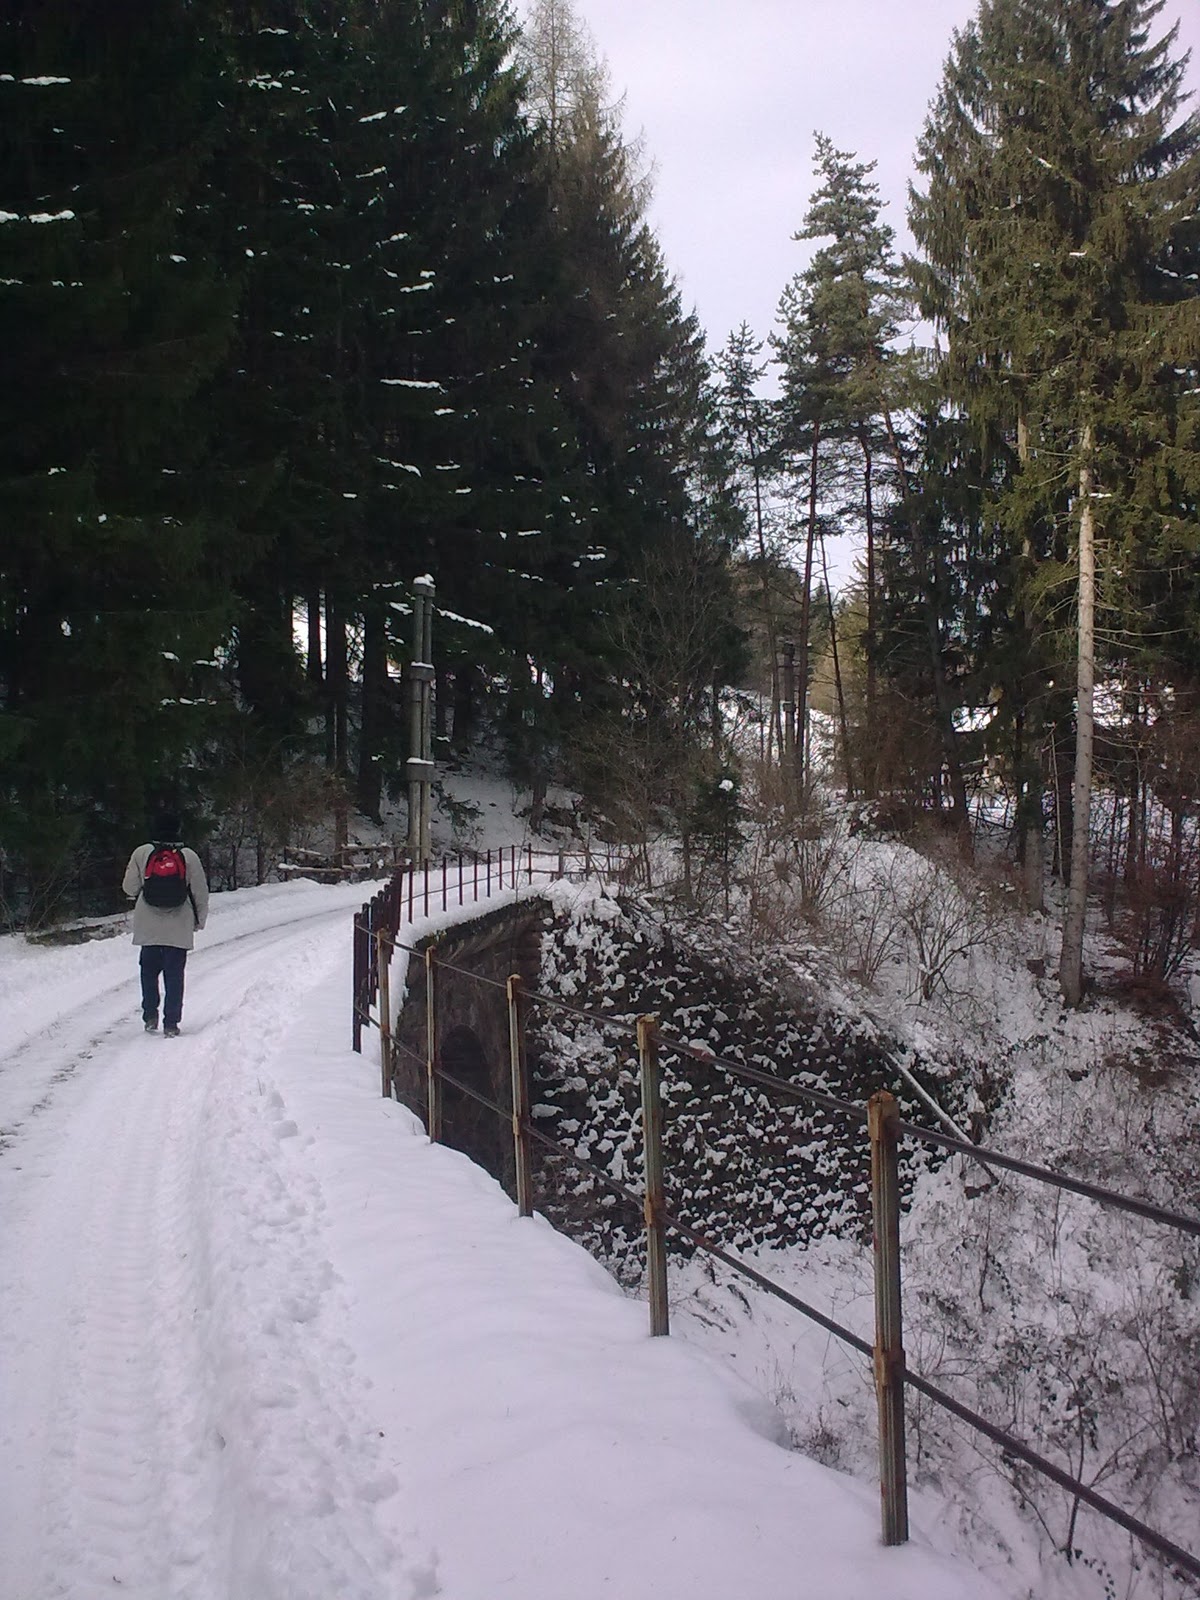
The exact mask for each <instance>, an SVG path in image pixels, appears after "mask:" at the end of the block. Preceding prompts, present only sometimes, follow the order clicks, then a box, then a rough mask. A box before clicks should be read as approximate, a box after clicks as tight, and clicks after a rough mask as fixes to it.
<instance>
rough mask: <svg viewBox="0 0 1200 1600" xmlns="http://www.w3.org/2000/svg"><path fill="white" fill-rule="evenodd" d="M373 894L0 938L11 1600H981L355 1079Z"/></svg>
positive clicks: (250, 898) (254, 901)
mask: <svg viewBox="0 0 1200 1600" xmlns="http://www.w3.org/2000/svg"><path fill="white" fill-rule="evenodd" d="M363 893H364V891H363V889H362V887H361V886H342V887H337V888H329V887H318V886H316V885H309V884H292V885H286V886H277V887H275V888H268V889H263V890H256V891H250V892H244V893H241V894H238V895H225V896H218V897H215V898H214V907H213V915H212V920H211V922H210V924H209V929H208V930H207V932H206V933H205V934H203V935H201V936H200V940H199V942H198V948H197V951H196V953H195V954H194V955H193V957H192V958H191V960H190V962H189V966H188V973H187V996H186V1002H185V1008H184V1022H183V1026H184V1033H183V1036H182V1037H181V1038H180V1039H178V1040H176V1041H167V1040H164V1039H163V1038H161V1037H160V1036H157V1035H153V1036H147V1035H145V1034H143V1033H142V1031H141V1026H140V1020H139V1016H138V1009H139V1008H138V996H137V985H136V976H135V957H134V952H133V951H132V950H131V948H130V946H129V944H128V942H127V940H126V939H124V938H122V939H113V940H108V941H104V942H101V943H96V944H90V945H85V946H80V947H73V948H60V949H50V950H46V949H35V948H33V947H30V946H28V945H25V944H24V943H23V942H22V941H20V940H17V939H11V938H10V939H4V940H0V1019H2V1020H0V1217H2V1218H3V1226H2V1231H0V1600H54V1597H60V1596H61V1597H69V1600H97V1597H99V1596H112V1595H122V1596H127V1597H136V1600H360V1597H361V1600H419V1597H423V1596H434V1595H440V1596H447V1597H453V1600H503V1596H505V1595H514V1596H515V1595H520V1596H521V1597H522V1600H600V1597H602V1596H606V1597H610V1600H643V1597H644V1600H649V1597H651V1596H654V1597H656V1600H739V1597H740V1596H745V1597H747V1600H749V1597H750V1596H753V1597H754V1600H785V1597H787V1600H801V1597H808V1596H811V1597H813V1600H816V1597H820V1600H850V1597H858V1596H864V1597H865V1596H867V1595H872V1594H876V1593H884V1592H886V1593H888V1594H889V1596H892V1597H896V1600H904V1597H906V1596H911V1597H914V1600H915V1597H916V1596H918V1595H919V1596H921V1600H951V1597H955V1600H957V1597H959V1596H966V1595H970V1596H973V1597H976V1596H977V1597H979V1600H985V1597H990V1596H995V1595H998V1594H999V1593H1000V1592H1001V1591H999V1590H997V1589H994V1588H992V1587H991V1586H990V1585H989V1584H988V1583H987V1582H986V1580H984V1579H983V1578H982V1577H981V1576H980V1575H979V1574H977V1573H974V1572H972V1571H969V1570H967V1569H963V1568H961V1567H954V1566H952V1565H951V1564H949V1563H947V1562H944V1561H942V1560H940V1559H938V1558H936V1557H934V1556H933V1555H932V1554H930V1553H929V1552H928V1551H925V1550H922V1549H921V1548H919V1547H918V1546H915V1545H914V1546H912V1547H909V1548H907V1549H904V1550H899V1551H884V1550H882V1549H881V1548H880V1547H879V1545H878V1535H877V1527H876V1523H877V1511H876V1506H875V1497H874V1495H873V1493H871V1492H870V1491H869V1490H867V1489H865V1488H863V1487H861V1486H859V1485H856V1484H854V1483H852V1482H851V1481H850V1480H848V1479H845V1478H841V1477H838V1476H837V1475H835V1474H833V1473H830V1472H828V1471H826V1470H825V1469H823V1468H821V1467H819V1466H817V1465H815V1464H813V1463H812V1462H810V1461H808V1460H806V1459H805V1458H804V1457H801V1456H798V1455H796V1454H794V1453H792V1452H787V1451H784V1450H782V1449H780V1448H779V1446H778V1444H777V1443H776V1442H774V1439H773V1438H772V1433H773V1431H774V1429H775V1426H776V1425H775V1422H774V1420H773V1418H772V1416H771V1414H770V1411H769V1408H767V1407H766V1406H765V1405H763V1404H762V1403H761V1402H758V1401H756V1400H755V1399H754V1397H753V1396H752V1395H751V1394H750V1393H749V1391H748V1390H745V1389H744V1388H743V1387H742V1386H741V1385H740V1384H738V1382H737V1381H736V1379H735V1378H733V1377H731V1376H730V1375H728V1374H726V1373H725V1372H723V1371H722V1370H720V1369H718V1368H717V1367H715V1366H714V1365H713V1363H712V1362H711V1361H709V1360H707V1359H706V1358H704V1357H702V1356H701V1355H700V1354H698V1353H697V1352H695V1351H694V1350H689V1349H688V1348H687V1347H686V1346H685V1345H684V1344H683V1342H682V1341H680V1340H670V1341H667V1340H659V1341H651V1340H650V1339H649V1338H648V1337H647V1332H646V1322H645V1313H644V1308H643V1307H641V1306H640V1305H638V1304H636V1303H634V1302H631V1301H629V1300H627V1299H626V1298H625V1297H624V1296H623V1295H622V1294H621V1293H620V1292H619V1291H618V1290H617V1289H616V1287H615V1286H614V1284H613V1283H612V1281H611V1280H610V1279H609V1278H608V1276H607V1275H606V1274H605V1273H604V1272H603V1271H602V1270H601V1269H600V1267H598V1266H597V1265H596V1264H595V1263H594V1262H592V1261H591V1260H590V1259H589V1258H588V1257H587V1256H585V1255H584V1254H583V1253H582V1252H581V1251H579V1250H578V1249H577V1248H576V1247H575V1246H574V1245H572V1244H570V1243H569V1242H568V1241H566V1240H564V1239H562V1238H560V1237H559V1236H558V1235H556V1234H554V1233H553V1231H552V1230H551V1229H549V1228H548V1227H547V1226H546V1225H545V1224H544V1223H543V1222H541V1221H540V1220H539V1219H533V1220H528V1221H524V1222H522V1221H521V1220H520V1219H518V1218H517V1217H516V1216H515V1213H514V1209H513V1207H512V1206H511V1204H510V1203H509V1201H508V1200H507V1198H506V1197H505V1196H504V1195H503V1194H502V1193H501V1192H500V1191H499V1189H498V1188H497V1187H496V1186H495V1185H494V1184H493V1183H492V1181H491V1180H490V1179H489V1178H488V1177H487V1176H486V1175H485V1174H483V1173H482V1172H480V1171H479V1170H478V1169H476V1168H474V1167H473V1166H471V1164H470V1163H469V1162H467V1161H466V1160H465V1159H464V1158H462V1157H461V1156H459V1155H458V1154H456V1153H455V1152H453V1151H449V1150H444V1149H439V1148H437V1147H431V1146H430V1145H429V1143H428V1141H427V1140H426V1139H425V1137H424V1135H423V1133H422V1132H421V1130H420V1127H419V1125H418V1124H417V1123H416V1122H415V1120H414V1119H413V1118H412V1117H410V1116H409V1115H408V1113H407V1112H406V1111H404V1110H403V1108H401V1107H399V1106H397V1105H395V1104H393V1103H390V1102H385V1101H383V1100H381V1099H380V1097H379V1094H378V1075H377V1066H376V1064H375V1062H374V1059H373V1058H372V1057H371V1056H370V1055H368V1056H365V1057H358V1056H355V1055H354V1054H353V1053H352V1052H351V1051H350V1050H349V1048H348V1039H349V1018H348V1000H347V997H348V990H349V974H348V958H349V945H350V939H349V921H350V915H351V912H352V909H353V908H354V907H356V906H357V905H358V904H359V903H360V902H361V900H362V898H363Z"/></svg>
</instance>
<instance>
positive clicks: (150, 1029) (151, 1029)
mask: <svg viewBox="0 0 1200 1600" xmlns="http://www.w3.org/2000/svg"><path fill="white" fill-rule="evenodd" d="M143 1025H144V1027H145V1029H146V1032H147V1033H157V1032H158V1018H157V1017H147V1018H146V1019H145V1023H144V1024H143Z"/></svg>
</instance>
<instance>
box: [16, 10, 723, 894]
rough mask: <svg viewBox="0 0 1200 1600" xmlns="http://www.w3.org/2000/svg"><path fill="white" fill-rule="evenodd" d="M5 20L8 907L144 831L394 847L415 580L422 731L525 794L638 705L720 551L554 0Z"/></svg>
mask: <svg viewBox="0 0 1200 1600" xmlns="http://www.w3.org/2000/svg"><path fill="white" fill-rule="evenodd" d="M2 17H3V20H2V22H0V41H2V45H3V48H2V49H0V528H2V529H3V535H2V540H0V545H2V548H0V872H2V877H0V902H3V904H4V906H6V907H7V909H8V912H9V915H10V917H12V916H21V917H25V916H35V917H36V916H37V915H39V914H41V915H48V914H50V912H51V911H52V910H53V909H54V908H55V907H57V906H59V905H61V904H63V903H64V899H65V900H71V899H74V900H75V901H76V902H77V903H80V904H84V903H88V902H89V901H96V900H97V899H100V900H102V899H103V897H104V894H105V892H106V885H107V884H108V883H109V882H110V881H111V877H112V873H113V866H114V863H115V862H116V861H118V860H119V859H121V857H122V856H123V853H124V851H125V850H126V849H127V847H128V844H129V840H130V835H131V834H134V835H136V834H139V833H141V832H143V831H144V828H145V826H146V817H147V813H148V812H149V811H150V810H151V809H152V808H153V806H154V804H155V803H156V801H162V800H170V801H172V802H173V803H174V804H176V806H178V807H179V808H181V809H182V810H183V812H184V814H185V817H186V818H187V820H188V823H189V826H190V827H192V828H193V829H194V830H196V831H197V832H203V831H204V829H205V827H206V826H208V825H210V823H211V822H212V820H213V819H215V818H218V817H230V816H234V815H237V816H240V817H242V818H243V819H245V817H246V815H247V812H248V811H249V812H251V813H253V817H252V821H251V824H250V826H251V828H252V830H253V828H255V827H259V825H260V824H261V825H262V826H271V827H274V828H275V830H276V832H277V833H279V834H281V835H286V833H287V828H288V822H289V817H290V816H291V815H292V813H293V812H294V811H295V810H296V808H297V807H301V808H302V807H303V805H304V804H305V803H307V801H308V800H312V801H313V802H314V803H317V804H320V805H325V806H328V805H329V804H330V801H331V797H333V798H334V799H336V797H337V796H338V795H340V796H342V797H343V800H344V802H346V803H350V804H353V805H355V806H357V807H358V808H359V809H360V810H361V811H362V812H364V813H366V814H367V815H369V816H378V815H379V812H380V806H381V802H382V798H383V795H384V792H385V789H386V788H387V786H389V785H395V784H396V783H397V782H398V780H399V777H400V774H401V772H402V765H403V760H404V758H405V755H406V754H407V747H406V743H405V718H404V716H403V714H402V713H403V705H402V697H401V691H400V688H399V684H398V674H399V671H400V667H401V665H402V663H403V662H404V660H405V659H406V658H407V656H408V654H409V645H408V640H407V636H406V627H405V623H406V618H407V614H408V605H407V596H408V593H409V586H410V584H411V581H412V579H413V578H415V577H416V576H418V575H420V574H425V573H427V574H429V575H431V576H432V577H433V578H434V579H435V580H436V583H437V586H438V597H439V603H440V605H441V607H442V611H441V614H440V616H439V619H438V626H437V637H438V649H437V666H438V672H439V696H438V705H439V708H440V712H439V714H440V727H439V732H441V733H447V732H452V733H453V737H454V738H455V740H456V741H457V742H458V743H459V744H460V745H462V746H463V747H469V746H470V744H471V742H472V740H473V739H474V738H475V737H476V735H477V733H478V730H479V728H480V726H481V723H482V721H483V719H484V717H485V716H486V717H487V719H488V722H489V724H490V725H491V726H492V727H493V728H498V729H499V730H500V733H501V736H502V739H503V743H504V746H505V748H506V750H507V752H508V755H509V759H510V761H511V763H512V766H513V770H514V772H515V773H516V774H517V775H518V776H520V777H521V778H522V779H523V780H524V781H526V782H527V783H529V784H531V785H532V787H533V789H534V792H535V797H536V796H537V795H538V794H539V793H544V789H545V785H546V783H547V781H548V778H549V776H550V773H551V771H552V767H553V762H554V761H555V760H556V759H557V758H558V756H559V753H560V752H561V751H562V749H563V748H565V747H566V746H567V745H568V744H569V743H570V741H571V740H572V739H573V738H574V737H575V736H576V735H577V734H578V732H579V731H580V729H581V728H583V727H585V726H586V725H587V724H589V723H590V722H591V721H593V720H594V719H595V718H596V717H601V718H603V717H604V716H607V717H609V719H610V721H611V719H613V718H619V717H620V715H621V713H622V709H623V707H625V706H626V705H627V703H628V701H629V699H630V696H631V694H634V691H635V686H631V685H630V683H629V679H628V674H627V673H624V672H623V671H622V668H621V665H620V662H619V661H618V660H617V650H618V646H619V641H620V640H621V639H622V638H623V637H625V636H626V635H627V634H628V633H629V632H630V630H633V631H634V632H635V633H639V634H641V633H644V631H645V630H644V629H643V628H642V626H641V624H640V623H639V620H638V618H639V611H640V608H641V601H640V596H641V595H642V594H643V593H646V592H647V582H646V577H645V574H646V572H647V571H648V570H649V568H650V567H652V568H653V570H654V571H655V572H656V573H658V574H659V575H660V580H661V574H662V573H663V571H664V570H672V569H678V570H679V571H685V572H686V573H687V574H688V582H689V584H694V583H695V582H700V583H701V584H702V585H704V586H706V593H707V595H708V600H707V601H706V602H705V603H706V604H709V603H710V602H711V601H712V600H713V598H714V597H719V596H720V595H721V594H722V593H724V594H726V595H728V593H729V577H728V567H729V562H728V556H729V552H730V549H731V547H732V543H733V541H734V538H735V535H736V519H734V518H732V517H730V516H726V515H724V514H723V512H722V510H721V497H722V493H723V490H722V488H721V473H720V471H719V470H716V469H711V470H710V469H709V468H708V467H706V464H705V463H706V461H707V460H708V458H709V456H710V455H711V454H712V453H713V452H714V451H715V450H716V444H715V435H714V429H713V426H712V420H711V407H712V396H711V392H710V389H709V387H708V385H707V381H706V380H707V369H706V365H705V361H704V355H703V341H702V336H701V333H700V330H699V328H698V326H697V324H696V321H695V319H694V317H692V316H690V315H688V314H686V313H685V311H684V309H683V307H682V305H681V301H680V296H679V292H678V290H677V288H676V286H675V284H674V282H673V281H672V279H671V277H670V275H669V273H668V271H667V268H666V266H665V264H664V262H663V260H662V257H661V254H660V252H659V249H658V246H657V243H656V241H655V238H654V236H653V234H652V232H651V230H650V228H649V227H648V225H647V223H646V221H645V216H644V208H645V202H646V192H645V183H644V178H643V176H642V174H641V171H640V167H639V154H638V151H637V149H636V146H630V145H628V144H627V143H626V142H625V141H624V140H623V137H622V134H621V130H620V118H619V108H617V107H614V106H613V104H612V103H611V101H610V98H609V90H608V84H607V80H606V76H605V73H604V70H603V68H602V66H601V65H600V64H599V63H598V61H597V58H596V56H595V52H594V49H593V48H592V46H591V44H590V41H589V39H588V37H587V35H586V32H585V31H584V30H583V29H582V28H581V26H580V25H579V23H578V22H577V20H576V18H575V16H574V13H573V12H572V9H571V7H570V6H569V5H568V4H566V3H564V0H542V3H541V4H539V5H537V6H536V7H535V8H534V10H533V14H532V16H531V18H530V20H529V23H528V27H527V30H526V32H525V34H524V35H522V34H520V33H518V31H517V29H516V27H515V24H514V21H513V18H512V16H511V14H510V12H509V11H508V9H507V7H506V6H505V5H504V4H503V3H501V0H386V3H385V0H346V3H344V4H340V5H338V6H332V5H328V4H325V3H322V0H161V3H156V4H154V5H142V4H135V3H126V0H119V3H113V0H7V3H6V4H5V5H4V7H3V10H2ZM731 609H732V603H731V602H730V604H729V605H728V606H726V607H725V611H726V613H729V612H730V611H731ZM649 625H651V626H652V625H653V617H651V619H650V624H649ZM643 645H644V647H645V648H646V649H648V650H649V651H650V652H651V653H653V651H654V649H655V648H656V647H655V646H654V645H653V643H652V642H648V641H645V640H643ZM737 654H738V652H737V633H736V630H735V629H734V628H733V625H732V622H731V621H728V622H726V623H723V624H721V625H719V626H716V627H714V628H712V629H711V630H710V632H709V635H708V637H707V639H706V641H705V643H704V646H703V648H702V649H701V650H700V652H699V655H698V657H697V658H696V659H691V660H689V663H688V668H689V671H690V672H691V673H692V674H693V675H698V676H699V679H700V681H701V682H702V683H703V684H705V685H707V686H708V687H709V689H710V690H711V687H712V685H713V684H714V682H717V683H719V682H721V681H723V680H724V679H726V678H727V677H728V676H729V673H730V672H731V671H732V670H734V668H735V665H736V660H737ZM657 677H658V678H661V677H662V673H661V672H659V673H658V674H657ZM667 678H668V680H669V681H670V684H671V688H670V693H669V699H670V700H671V702H672V705H673V707H674V710H671V708H670V707H668V706H665V705H662V704H658V705H656V706H655V707H654V708H653V712H654V715H655V716H656V717H658V718H659V719H660V721H665V722H668V723H671V724H672V726H673V728H674V733H675V736H676V737H677V738H681V737H683V736H685V734H686V733H687V731H688V719H689V718H690V717H691V715H692V711H691V707H692V703H693V701H694V699H695V695H694V692H693V685H692V684H691V683H689V684H688V685H685V686H682V687H681V686H680V685H679V684H678V683H677V682H676V681H675V680H674V679H673V678H671V676H670V674H667ZM635 698H636V694H635ZM260 831H261V828H260Z"/></svg>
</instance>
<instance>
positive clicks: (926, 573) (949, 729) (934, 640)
mask: <svg viewBox="0 0 1200 1600" xmlns="http://www.w3.org/2000/svg"><path fill="white" fill-rule="evenodd" d="M883 423H884V427H885V428H886V429H887V436H888V443H889V445H890V446H891V449H892V455H893V456H894V457H895V461H896V470H897V472H898V473H899V474H900V493H901V496H902V498H903V500H904V505H905V509H906V511H907V512H908V527H909V534H910V536H911V538H912V542H913V559H914V561H915V563H916V567H917V577H918V580H919V581H920V584H921V587H922V588H923V589H924V590H925V594H926V603H925V638H926V642H927V643H928V646H929V670H930V673H931V675H932V678H933V699H934V705H935V706H936V708H937V722H938V732H939V733H940V735H941V741H942V757H943V759H944V760H945V763H946V771H947V773H948V774H949V778H950V793H951V795H952V796H953V799H954V812H955V816H954V829H955V834H956V836H957V839H958V848H959V850H960V851H961V853H962V855H963V857H964V859H966V860H968V861H969V860H970V859H971V858H972V856H973V855H974V853H975V850H974V845H973V843H972V840H971V817H970V811H969V809H968V807H967V785H966V780H965V779H964V777H963V770H962V762H961V760H960V759H959V754H958V733H957V731H956V729H955V726H954V707H953V706H952V704H951V702H950V686H949V684H948V683H947V682H946V668H945V664H944V662H943V661H942V638H941V624H940V622H939V610H938V573H937V570H936V567H935V565H934V563H933V562H931V560H930V558H929V552H928V551H927V550H926V548H925V539H924V536H923V534H922V532H921V525H920V515H921V512H920V507H919V506H918V505H917V502H916V497H915V496H914V495H913V492H912V486H911V485H910V483H909V479H908V463H907V462H906V461H905V459H904V452H903V451H902V450H901V448H900V441H899V440H898V439H897V437H896V429H895V427H894V425H893V423H892V415H891V412H890V411H888V410H887V409H886V408H885V410H884V412H883Z"/></svg>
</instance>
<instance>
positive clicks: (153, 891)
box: [142, 844, 190, 910]
mask: <svg viewBox="0 0 1200 1600" xmlns="http://www.w3.org/2000/svg"><path fill="white" fill-rule="evenodd" d="M189 892H190V891H189V889H188V881H187V862H186V861H185V860H184V859H183V851H182V850H181V849H180V848H179V846H178V845H175V844H156V845H155V846H154V849H153V850H151V852H150V854H149V856H148V857H147V859H146V865H145V868H144V870H143V872H142V898H143V899H144V900H145V902H146V904H147V905H148V906H159V907H162V908H165V909H168V910H171V909H173V908H174V907H175V906H181V905H182V904H183V902H184V901H185V900H186V899H187V898H188V895H189Z"/></svg>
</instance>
